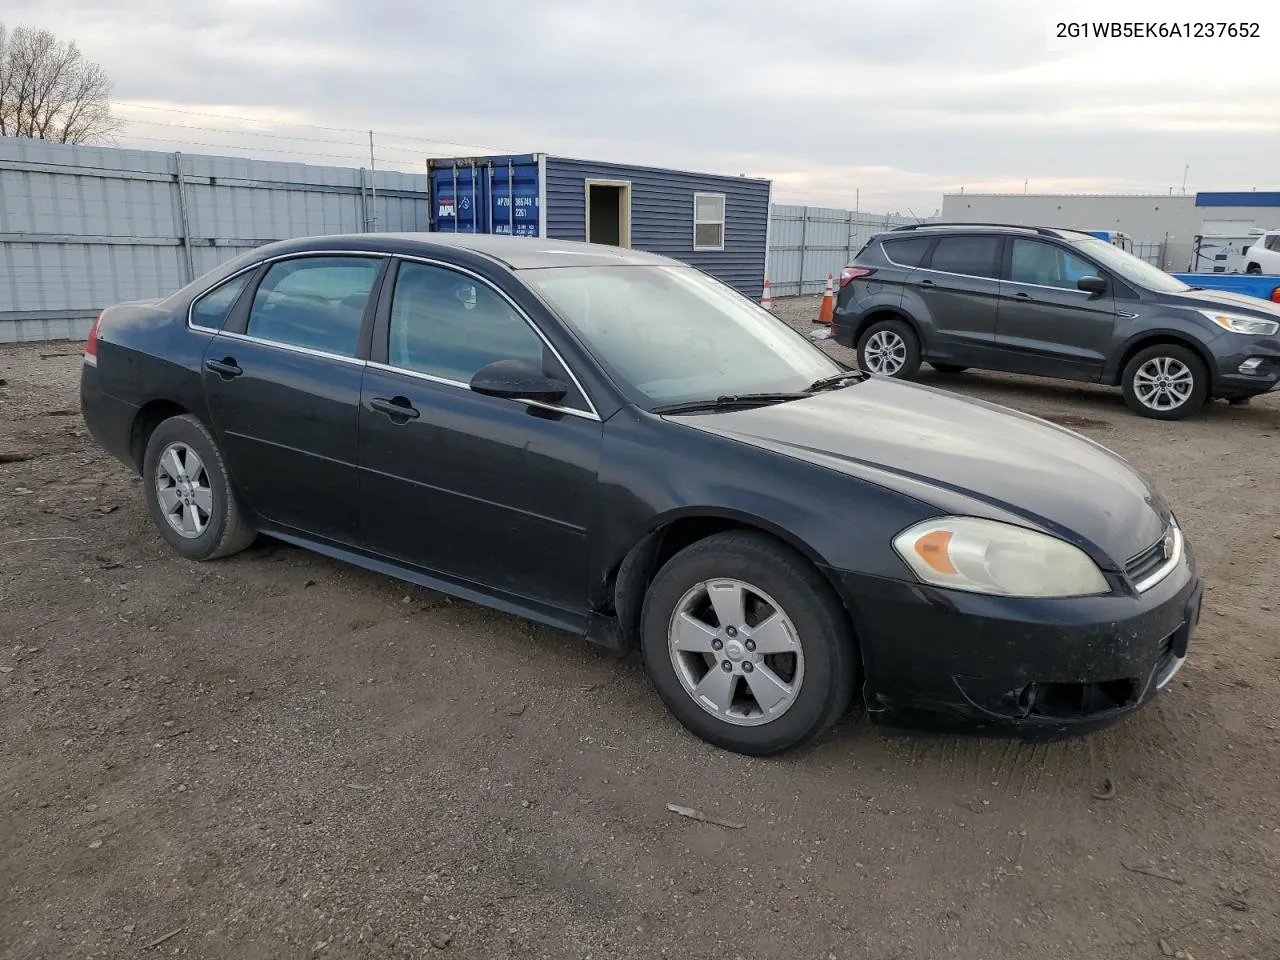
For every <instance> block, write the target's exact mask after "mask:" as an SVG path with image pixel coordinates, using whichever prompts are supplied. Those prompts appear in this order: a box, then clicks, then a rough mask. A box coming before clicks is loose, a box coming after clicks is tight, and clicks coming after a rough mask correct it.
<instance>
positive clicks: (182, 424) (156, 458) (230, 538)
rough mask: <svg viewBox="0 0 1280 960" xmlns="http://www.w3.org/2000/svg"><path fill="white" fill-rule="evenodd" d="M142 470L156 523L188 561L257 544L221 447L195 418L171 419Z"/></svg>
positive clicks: (149, 445) (151, 443)
mask: <svg viewBox="0 0 1280 960" xmlns="http://www.w3.org/2000/svg"><path fill="white" fill-rule="evenodd" d="M142 467H143V469H142V477H143V482H144V486H145V489H146V497H147V509H148V510H149V511H150V513H151V519H152V521H153V522H154V523H155V525H156V528H157V529H158V530H159V531H160V535H161V536H162V537H164V538H165V540H167V541H168V542H169V545H170V546H171V547H173V548H174V549H175V550H177V551H178V552H179V553H180V554H182V555H183V556H184V557H187V558H189V559H191V560H214V559H216V558H218V557H225V556H228V555H229V554H232V553H237V552H239V551H240V550H243V549H244V548H245V547H247V546H249V544H251V543H252V542H253V541H254V538H255V536H256V532H255V531H254V529H253V527H251V526H250V525H249V523H248V521H247V520H246V519H245V516H244V512H243V511H242V510H241V509H240V504H239V503H238V502H237V500H236V495H235V491H234V490H233V489H232V488H231V478H230V477H229V476H228V474H227V468H226V465H225V464H224V463H223V460H222V452H221V451H220V450H219V449H218V443H217V441H216V440H215V439H214V438H213V435H212V434H211V433H210V432H209V430H208V428H207V427H205V425H204V424H203V423H201V422H200V421H199V420H197V419H196V418H195V417H193V416H190V415H187V414H184V415H183V416H180V417H170V418H169V419H168V420H165V421H164V422H163V423H161V424H160V425H159V426H158V427H156V429H155V431H154V432H153V433H152V434H151V439H150V440H148V441H147V449H146V453H145V454H144V455H143V465H142Z"/></svg>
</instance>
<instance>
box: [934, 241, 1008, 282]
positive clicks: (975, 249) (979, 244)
mask: <svg viewBox="0 0 1280 960" xmlns="http://www.w3.org/2000/svg"><path fill="white" fill-rule="evenodd" d="M999 251H1000V238H999V237H943V238H942V239H941V240H939V241H938V246H937V247H935V248H934V251H933V259H932V260H930V261H929V266H930V267H931V268H932V269H934V270H942V271H944V272H946V273H962V274H964V275H965V276H969V277H996V276H998V275H999V267H998V266H997V264H996V254H997V253H999Z"/></svg>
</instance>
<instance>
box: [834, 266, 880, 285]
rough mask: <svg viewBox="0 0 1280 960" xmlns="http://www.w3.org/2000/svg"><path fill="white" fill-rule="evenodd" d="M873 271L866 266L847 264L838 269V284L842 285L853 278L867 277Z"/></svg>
mask: <svg viewBox="0 0 1280 960" xmlns="http://www.w3.org/2000/svg"><path fill="white" fill-rule="evenodd" d="M873 273H875V271H874V270H870V269H868V268H867V267H855V266H852V265H850V266H847V267H845V268H844V269H843V270H841V271H840V286H841V287H844V286H846V285H847V284H849V283H851V282H853V281H854V280H858V279H860V278H862V277H869V276H871V275H872V274H873Z"/></svg>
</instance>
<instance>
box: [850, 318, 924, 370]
mask: <svg viewBox="0 0 1280 960" xmlns="http://www.w3.org/2000/svg"><path fill="white" fill-rule="evenodd" d="M858 366H859V367H860V368H861V369H862V370H864V371H865V372H867V373H876V374H879V375H880V376H882V377H898V378H903V377H910V376H913V375H914V374H915V372H916V371H917V370H919V369H920V340H919V338H918V337H917V336H916V334H915V331H914V330H912V329H911V328H910V327H909V326H907V325H906V324H905V323H903V322H902V321H901V320H879V321H877V322H876V323H873V324H871V326H869V327H867V329H866V330H864V331H862V336H861V337H860V338H859V339H858Z"/></svg>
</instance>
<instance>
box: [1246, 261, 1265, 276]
mask: <svg viewBox="0 0 1280 960" xmlns="http://www.w3.org/2000/svg"><path fill="white" fill-rule="evenodd" d="M1244 272H1245V273H1253V274H1258V273H1261V272H1262V267H1260V266H1259V265H1258V264H1256V263H1251V264H1249V265H1248V266H1247V267H1245V268H1244Z"/></svg>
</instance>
